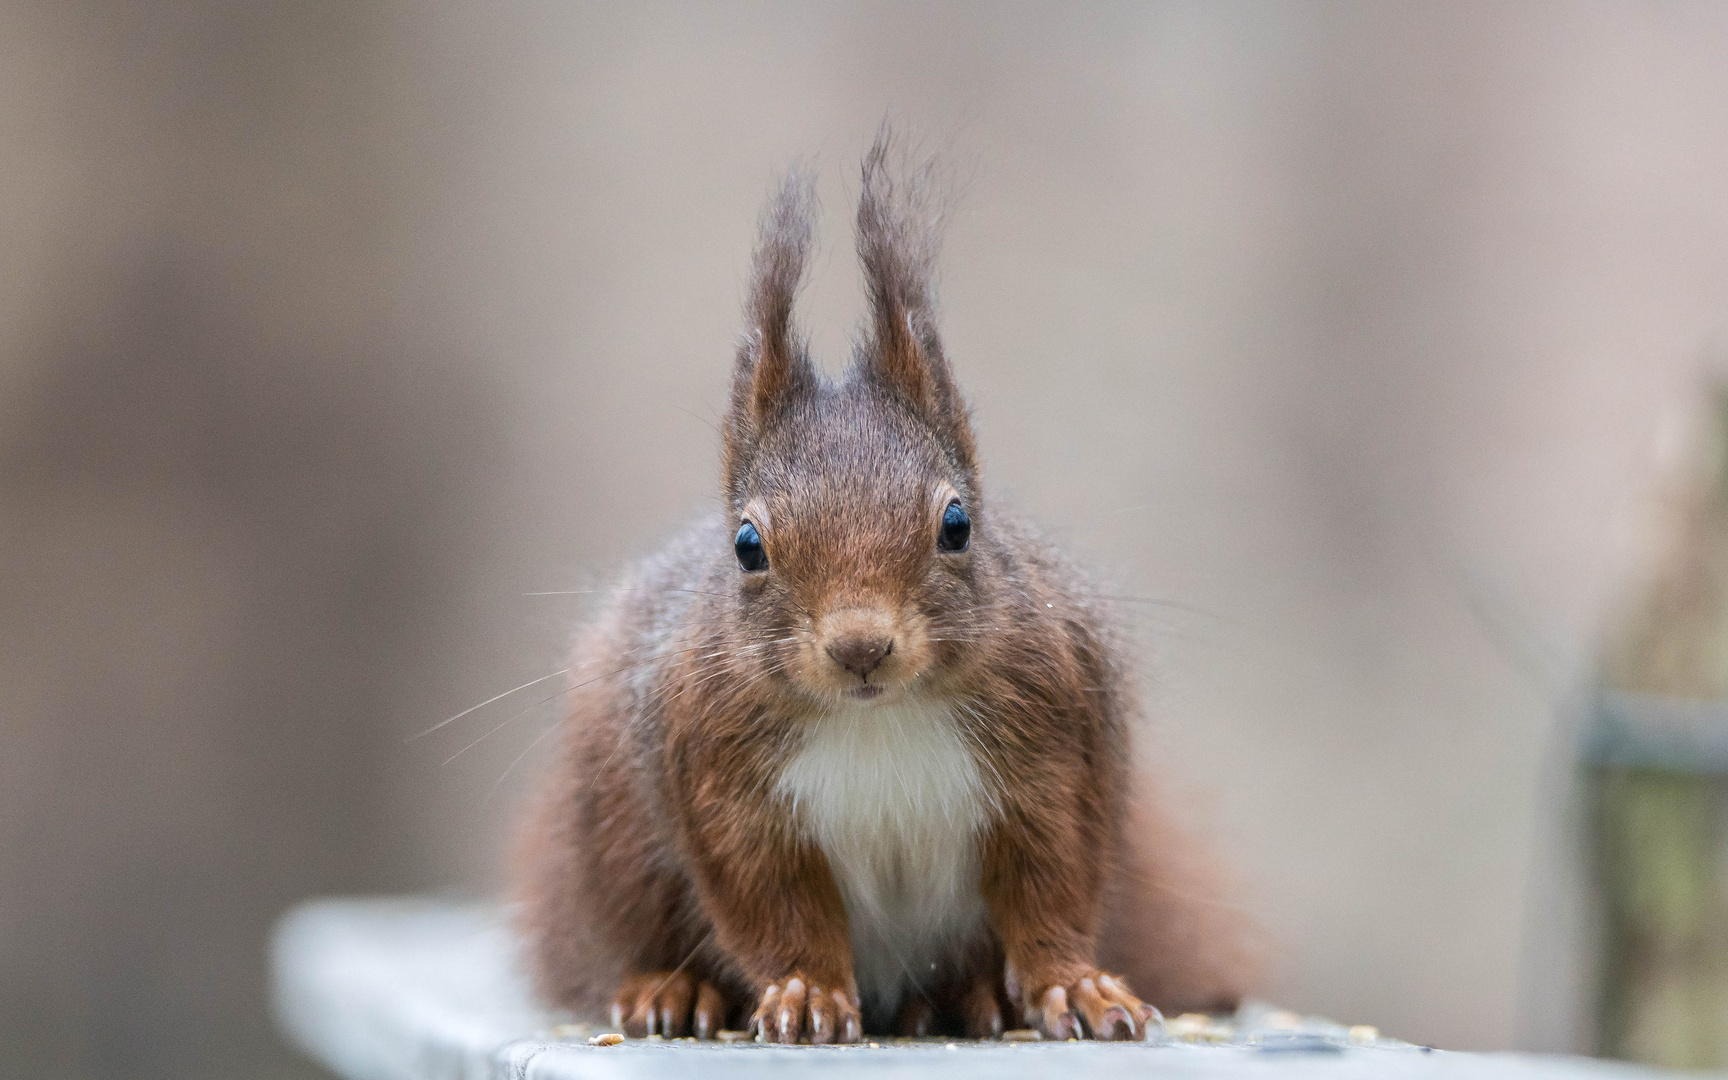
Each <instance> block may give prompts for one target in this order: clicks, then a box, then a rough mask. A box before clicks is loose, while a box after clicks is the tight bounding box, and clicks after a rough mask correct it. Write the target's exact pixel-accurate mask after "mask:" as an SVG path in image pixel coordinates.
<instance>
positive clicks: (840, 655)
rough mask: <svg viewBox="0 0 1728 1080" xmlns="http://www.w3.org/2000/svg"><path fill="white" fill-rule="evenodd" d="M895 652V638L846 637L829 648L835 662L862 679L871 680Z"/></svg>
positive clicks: (829, 653)
mask: <svg viewBox="0 0 1728 1080" xmlns="http://www.w3.org/2000/svg"><path fill="white" fill-rule="evenodd" d="M893 651H894V639H893V638H875V637H844V638H841V639H840V640H839V641H836V642H835V643H834V644H832V645H830V646H828V655H829V656H830V657H832V658H833V660H834V662H835V663H836V664H839V665H840V666H841V667H843V668H845V669H846V670H847V671H850V672H851V673H852V674H854V675H856V676H858V677H859V678H860V679H865V678H869V676H870V673H871V672H872V671H875V670H876V667H877V665H879V664H881V663H882V660H883V659H884V658H885V657H886V656H887V655H888V654H889V653H891V652H893Z"/></svg>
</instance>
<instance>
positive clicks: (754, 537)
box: [732, 521, 768, 574]
mask: <svg viewBox="0 0 1728 1080" xmlns="http://www.w3.org/2000/svg"><path fill="white" fill-rule="evenodd" d="M732 550H733V551H736V552H737V553H738V565H739V566H742V567H743V568H744V570H745V572H746V573H750V574H754V573H755V572H756V571H758V570H766V569H768V553H767V552H766V551H763V550H762V535H761V534H760V533H758V532H757V531H756V526H754V525H752V524H750V523H749V522H748V521H746V522H745V523H744V524H742V525H740V526H738V535H737V536H736V537H734V538H733V540H732Z"/></svg>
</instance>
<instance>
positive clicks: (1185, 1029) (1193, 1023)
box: [1164, 1013, 1212, 1039]
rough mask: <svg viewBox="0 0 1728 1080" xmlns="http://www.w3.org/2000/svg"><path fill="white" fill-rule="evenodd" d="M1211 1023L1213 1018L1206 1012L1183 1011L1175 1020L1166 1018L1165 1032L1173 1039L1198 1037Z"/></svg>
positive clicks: (1204, 1032)
mask: <svg viewBox="0 0 1728 1080" xmlns="http://www.w3.org/2000/svg"><path fill="white" fill-rule="evenodd" d="M1211 1024H1212V1018H1211V1017H1209V1016H1207V1015H1206V1014H1205V1013H1183V1014H1182V1015H1181V1016H1178V1017H1177V1018H1176V1019H1174V1020H1166V1021H1165V1022H1164V1032H1165V1034H1167V1035H1169V1036H1170V1037H1171V1038H1172V1039H1198V1038H1200V1037H1201V1036H1202V1035H1204V1034H1206V1029H1207V1028H1208V1027H1210V1026H1211Z"/></svg>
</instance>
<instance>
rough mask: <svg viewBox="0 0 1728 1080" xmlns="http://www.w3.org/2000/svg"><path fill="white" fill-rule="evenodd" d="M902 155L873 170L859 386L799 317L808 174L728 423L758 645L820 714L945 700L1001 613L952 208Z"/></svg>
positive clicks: (763, 658) (785, 211) (792, 180)
mask: <svg viewBox="0 0 1728 1080" xmlns="http://www.w3.org/2000/svg"><path fill="white" fill-rule="evenodd" d="M886 152H887V151H886V148H885V146H884V145H881V144H879V145H878V146H877V148H876V149H875V150H873V151H872V152H871V154H870V156H869V157H867V158H865V161H864V175H863V190H862V192H861V194H860V197H859V202H858V254H859V258H860V260H861V261H862V262H863V268H864V279H865V286H866V292H867V295H868V297H869V301H870V317H869V318H868V319H867V320H866V324H865V332H864V334H863V336H862V338H861V339H860V341H859V342H858V346H857V352H856V356H855V359H854V361H853V363H852V366H851V369H850V370H849V371H848V373H847V376H846V379H845V381H844V382H842V383H840V384H839V385H833V384H830V383H828V382H827V381H825V380H824V379H823V378H822V376H821V375H819V374H818V373H817V371H816V369H815V367H814V366H813V365H812V364H811V363H810V357H809V355H808V354H807V353H806V352H805V349H804V342H803V339H802V338H801V337H800V335H799V334H798V332H797V329H796V326H795V324H794V322H793V318H792V306H793V300H794V298H795V296H796V294H797V291H798V285H799V283H800V282H801V281H802V280H803V277H804V267H805V264H806V263H807V261H808V256H809V253H810V245H811V237H812V229H813V217H814V212H815V202H814V195H813V192H812V189H811V186H810V181H809V178H808V177H805V176H802V175H801V174H799V173H796V172H795V173H793V174H792V175H791V176H790V177H788V178H787V181H786V183H785V184H784V185H783V186H782V188H781V189H780V192H779V194H778V195H777V196H776V197H775V198H774V199H773V200H771V201H770V202H769V204H768V208H767V210H766V211H765V212H764V214H763V216H762V231H761V238H760V241H759V242H758V245H757V248H756V257H755V262H754V265H753V269H752V275H751V285H750V297H749V301H748V305H747V311H748V315H749V327H748V331H747V333H746V335H745V339H744V341H743V344H742V346H741V347H740V349H739V350H738V359H737V362H736V365H735V366H734V368H733V373H732V405H731V409H730V411H729V413H728V416H727V419H726V426H725V430H724V440H725V447H724V451H725V453H724V456H725V469H724V474H725V497H726V504H727V507H728V508H729V510H730V511H731V515H732V517H731V522H730V525H731V528H733V529H734V530H736V531H735V533H734V534H733V536H732V543H733V552H732V554H733V555H735V556H736V562H735V563H734V564H733V569H734V571H735V573H736V575H737V579H736V588H737V597H738V613H739V619H740V621H741V622H742V624H743V626H742V627H741V629H743V630H745V631H746V633H745V634H744V635H743V638H742V642H741V644H742V646H743V648H748V649H750V650H751V651H750V653H748V655H750V656H754V657H757V658H759V661H760V663H761V665H762V668H763V670H764V672H773V673H775V674H777V675H780V676H783V677H784V678H786V679H787V680H788V681H789V682H790V683H791V685H792V686H793V687H794V688H796V689H797V690H798V691H801V692H802V693H803V694H804V695H805V696H807V697H809V698H812V699H814V700H815V701H816V702H817V703H818V704H820V705H833V704H839V703H851V702H860V701H881V702H886V701H891V700H893V699H894V698H896V697H899V696H900V695H902V694H905V693H907V692H909V691H910V690H911V688H913V687H915V686H917V685H919V684H922V685H924V686H929V687H931V688H932V691H933V692H938V693H939V692H940V687H939V685H938V684H940V683H941V681H942V676H943V675H944V674H945V673H947V672H949V671H951V670H953V669H954V668H955V667H956V666H957V665H958V664H960V663H962V662H963V661H964V659H965V657H966V656H967V655H968V654H970V653H975V652H976V651H977V649H978V648H979V647H980V646H979V642H980V641H981V639H983V638H984V636H985V635H984V633H983V631H982V627H983V626H984V625H986V624H987V621H988V620H987V619H986V618H985V617H984V614H983V613H984V609H985V607H986V606H987V605H986V600H987V598H986V597H985V595H984V593H985V591H986V584H985V583H986V581H987V575H986V574H985V573H984V572H983V571H984V570H985V568H986V567H987V565H988V551H989V548H990V540H989V525H988V521H987V519H986V518H985V516H984V514H983V512H982V507H981V506H979V504H978V490H977V488H978V485H977V476H976V470H977V466H976V451H975V449H974V447H973V442H972V431H971V427H970V426H969V424H968V423H967V419H966V408H965V406H964V404H962V402H961V400H960V392H959V390H958V388H956V387H955V385H954V379H953V376H952V374H951V373H950V372H949V370H948V362H947V360H946V359H944V358H943V355H942V346H941V343H940V341H938V339H937V336H936V329H935V316H934V306H933V303H932V299H931V288H930V273H931V267H932V265H933V263H934V259H935V236H936V225H937V223H938V222H939V219H940V217H941V214H940V212H939V211H940V207H939V206H938V205H937V201H936V200H934V199H933V198H932V193H931V191H930V189H929V187H928V186H926V185H924V184H921V183H918V182H912V183H896V182H893V181H891V179H890V178H889V176H888V173H887V171H886V170H885V169H884V168H883V164H884V155H885V154H886ZM729 561H730V560H729ZM739 655H740V657H744V656H745V655H747V654H746V653H744V652H743V651H742V650H741V651H740V653H739Z"/></svg>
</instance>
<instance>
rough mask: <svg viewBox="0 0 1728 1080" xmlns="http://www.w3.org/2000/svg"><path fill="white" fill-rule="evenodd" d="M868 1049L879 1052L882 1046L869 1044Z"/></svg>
mask: <svg viewBox="0 0 1728 1080" xmlns="http://www.w3.org/2000/svg"><path fill="white" fill-rule="evenodd" d="M870 1049H872V1050H880V1049H882V1044H881V1043H871V1044H870Z"/></svg>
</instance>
